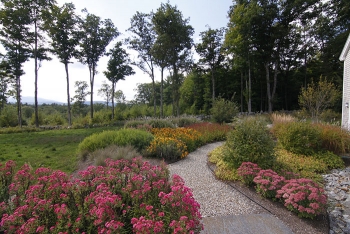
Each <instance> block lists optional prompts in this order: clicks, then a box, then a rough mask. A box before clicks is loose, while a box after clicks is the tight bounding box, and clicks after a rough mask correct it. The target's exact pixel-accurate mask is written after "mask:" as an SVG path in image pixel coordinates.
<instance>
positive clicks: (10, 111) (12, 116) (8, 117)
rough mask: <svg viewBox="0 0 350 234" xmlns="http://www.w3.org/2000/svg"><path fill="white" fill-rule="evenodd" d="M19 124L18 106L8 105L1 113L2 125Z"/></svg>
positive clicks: (0, 122) (0, 123)
mask: <svg viewBox="0 0 350 234" xmlns="http://www.w3.org/2000/svg"><path fill="white" fill-rule="evenodd" d="M17 125H18V120H17V111H16V107H14V106H10V105H7V106H5V107H4V109H2V111H1V115H0V127H15V126H17Z"/></svg>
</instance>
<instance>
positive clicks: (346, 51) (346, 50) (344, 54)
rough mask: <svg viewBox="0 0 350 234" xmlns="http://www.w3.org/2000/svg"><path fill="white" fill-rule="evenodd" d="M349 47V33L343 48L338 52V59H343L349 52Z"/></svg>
mask: <svg viewBox="0 0 350 234" xmlns="http://www.w3.org/2000/svg"><path fill="white" fill-rule="evenodd" d="M349 49H350V34H349V36H348V39H347V40H346V43H345V46H344V48H343V51H342V52H341V54H340V57H339V60H340V61H345V59H346V56H347V54H348V52H349Z"/></svg>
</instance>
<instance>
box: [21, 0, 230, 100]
mask: <svg viewBox="0 0 350 234" xmlns="http://www.w3.org/2000/svg"><path fill="white" fill-rule="evenodd" d="M65 2H68V1H66V0H57V3H58V5H60V6H61V5H63V4H64V3H65ZM72 2H73V3H74V5H75V7H76V11H77V12H78V13H79V14H80V12H81V10H82V9H83V8H86V9H87V10H88V12H89V13H92V14H95V15H97V16H99V17H101V19H102V20H104V19H107V18H109V19H111V20H112V21H113V23H114V25H115V26H116V27H117V28H118V31H119V32H120V33H121V35H120V36H119V37H117V38H116V39H115V40H114V41H112V42H111V43H110V45H109V46H108V47H107V50H109V49H110V48H112V47H113V45H114V44H115V43H116V42H117V41H121V40H122V39H124V38H127V37H129V36H130V33H129V32H126V30H127V29H128V28H129V27H130V19H131V18H132V16H133V15H134V14H135V13H136V12H137V11H139V12H142V13H150V12H151V11H153V12H156V11H157V9H158V8H159V7H160V5H161V3H162V2H166V0H98V1H97V0H73V1H72ZM170 4H171V5H173V6H174V5H176V6H177V8H178V10H180V11H181V12H182V15H183V17H184V18H189V24H190V25H191V26H192V27H193V28H194V30H195V33H194V35H193V40H194V43H199V42H200V37H199V33H200V32H203V31H206V30H207V29H208V28H207V27H206V26H207V25H208V26H210V27H211V28H212V29H217V28H221V27H226V26H227V23H228V18H227V12H228V10H229V8H230V6H231V5H232V0H218V1H212V0H171V1H170ZM127 52H128V53H129V54H130V58H131V59H133V58H136V56H137V53H136V52H134V51H130V50H127ZM51 57H52V60H51V61H43V62H42V64H41V67H40V69H39V73H38V98H43V99H47V100H52V101H56V102H62V103H67V82H66V75H65V69H64V65H63V64H62V63H60V62H59V61H58V59H57V58H56V57H55V56H54V55H51ZM196 57H197V58H198V56H194V58H195V59H196ZM73 62H74V63H73V64H70V65H69V76H70V96H71V97H73V96H74V91H75V87H74V84H75V81H86V82H87V83H88V84H89V83H90V81H89V69H88V67H87V65H83V64H81V63H79V62H77V61H73ZM107 62H108V57H102V58H101V59H100V60H99V62H98V67H97V71H98V74H97V75H96V76H95V82H94V101H103V97H100V96H98V95H97V93H98V90H99V89H100V88H101V84H102V83H103V82H107V83H108V84H109V81H108V80H107V79H106V78H105V77H104V75H103V71H105V70H106V69H107ZM133 68H134V71H135V75H132V76H128V77H126V78H125V80H124V81H123V80H122V81H118V82H117V84H116V90H122V91H123V93H124V95H125V96H126V100H133V99H134V96H135V94H136V92H135V89H136V87H137V84H139V83H150V82H151V81H152V80H151V78H150V77H149V76H148V75H147V74H144V73H143V72H142V71H141V70H140V69H138V68H137V67H133ZM156 70H157V73H156V77H155V80H156V81H160V72H158V70H159V69H158V68H156ZM24 71H25V73H26V74H25V75H23V76H22V77H21V85H22V97H34V61H33V60H30V61H28V62H26V63H25V64H24ZM89 90H90V88H89ZM33 99H34V98H33ZM87 100H90V97H89V96H88V97H87ZM33 101H34V100H33Z"/></svg>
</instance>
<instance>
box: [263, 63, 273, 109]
mask: <svg viewBox="0 0 350 234" xmlns="http://www.w3.org/2000/svg"><path fill="white" fill-rule="evenodd" d="M265 72H266V91H267V104H268V112H269V113H272V97H271V84H270V71H269V64H268V63H265Z"/></svg>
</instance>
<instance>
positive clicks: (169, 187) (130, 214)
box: [0, 158, 202, 233]
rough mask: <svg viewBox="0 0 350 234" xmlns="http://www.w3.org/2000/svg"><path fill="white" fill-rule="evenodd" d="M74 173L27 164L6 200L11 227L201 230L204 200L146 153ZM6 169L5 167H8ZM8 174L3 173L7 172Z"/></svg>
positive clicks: (6, 224) (6, 226)
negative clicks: (198, 199) (143, 156)
mask: <svg viewBox="0 0 350 234" xmlns="http://www.w3.org/2000/svg"><path fill="white" fill-rule="evenodd" d="M106 165H107V166H106V167H102V166H90V167H88V168H87V169H86V170H84V171H81V172H80V173H79V176H78V178H75V179H72V178H71V177H70V176H68V175H67V174H66V173H64V172H61V171H52V170H50V169H48V168H39V169H37V170H36V171H33V170H32V169H31V168H30V167H29V166H28V165H24V166H23V167H22V168H21V169H20V170H19V171H18V172H17V173H16V174H15V175H12V174H11V175H10V174H8V176H9V177H11V178H12V179H11V180H12V182H11V184H10V185H8V195H7V199H4V200H2V201H0V202H1V203H0V212H1V214H3V215H2V217H1V222H0V231H4V232H5V233H170V232H171V233H199V232H200V231H201V230H202V224H201V223H200V220H201V215H200V213H199V204H198V203H197V202H196V201H195V200H194V198H193V195H192V192H191V190H190V189H189V188H187V187H186V186H185V185H184V181H183V180H182V179H181V178H180V177H179V176H176V175H175V176H174V177H173V179H172V181H170V180H169V179H168V177H169V172H168V170H167V169H166V167H165V165H161V166H151V165H150V164H149V163H148V162H142V159H141V158H135V159H133V160H132V161H128V160H123V159H122V160H118V161H112V160H108V159H107V160H106ZM2 169H3V168H2ZM1 175H2V174H1Z"/></svg>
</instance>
